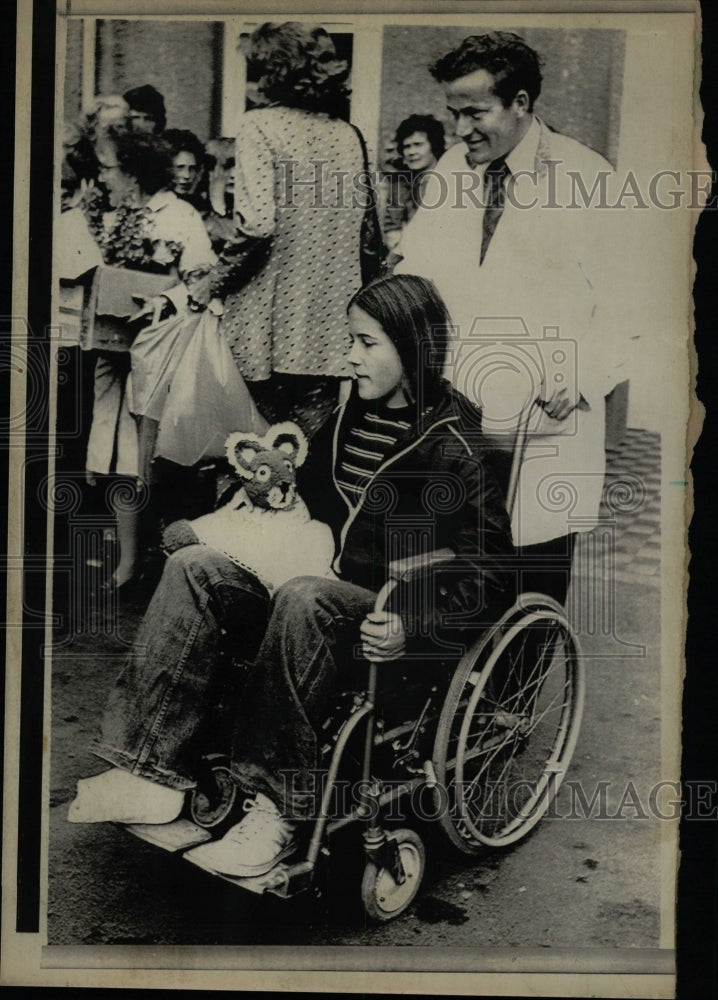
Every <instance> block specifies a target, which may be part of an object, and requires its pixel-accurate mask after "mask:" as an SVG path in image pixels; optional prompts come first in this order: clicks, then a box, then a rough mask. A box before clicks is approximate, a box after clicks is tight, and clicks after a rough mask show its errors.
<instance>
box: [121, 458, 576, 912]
mask: <svg viewBox="0 0 718 1000" xmlns="http://www.w3.org/2000/svg"><path fill="white" fill-rule="evenodd" d="M522 447H523V445H522V443H521V442H520V441H517V443H516V445H515V448H514V454H513V463H512V468H511V475H510V479H509V488H508V501H509V509H511V506H512V504H513V500H514V497H515V490H516V481H517V476H518V468H519V464H520V461H521V458H522ZM452 559H454V553H453V552H451V551H450V550H448V549H447V550H439V551H436V552H429V553H425V554H422V555H419V556H415V557H412V558H409V559H404V560H400V561H397V562H394V563H392V564H391V565H390V567H389V578H388V580H387V581H386V583H385V585H384V587H383V588H382V590H381V591H380V593H379V594H378V595H377V599H376V604H375V611H382V610H383V609H384V608H385V607H386V605H387V602H388V600H389V597H390V595H391V593H392V591H393V590H394V588H396V587H397V586H398V585H400V584H401V583H407V582H411V581H412V580H415V579H416V578H417V577H418V576H421V575H426V574H427V573H431V572H433V571H434V570H435V569H437V568H440V567H443V566H446V565H448V564H449V563H450V562H451V560H452ZM367 666H368V670H367V679H366V684H365V685H364V686H363V687H362V688H361V689H360V690H352V691H341V692H339V693H338V695H337V696H336V699H335V705H334V709H333V711H332V712H331V714H330V716H329V718H328V719H327V721H326V723H325V726H324V728H323V730H322V738H323V740H324V742H323V745H322V747H321V763H322V770H323V772H324V775H325V778H324V783H323V787H322V788H321V790H320V794H319V795H318V796H317V798H318V799H319V808H318V809H317V810H316V815H315V817H314V819H313V821H312V822H311V824H305V825H307V826H309V827H310V832H309V834H308V836H306V837H304V838H299V845H298V847H297V850H296V851H295V854H294V855H293V856H292V858H291V859H286V860H285V861H283V862H280V863H279V864H278V865H277V866H276V867H274V868H273V869H271V870H270V871H269V872H267V873H266V874H265V875H261V876H255V877H253V878H234V877H232V876H228V875H221V876H220V877H221V878H223V879H225V880H226V881H228V882H231V883H233V884H235V885H237V886H240V887H241V888H243V889H246V890H249V891H251V892H255V893H259V894H264V893H271V894H274V895H275V896H279V897H283V898H289V897H293V896H295V895H297V894H298V893H301V892H303V891H306V890H309V889H310V888H312V887H315V883H316V881H317V878H318V875H319V873H320V872H321V870H322V868H323V865H324V863H325V861H326V858H327V856H328V855H329V846H328V845H329V843H330V841H331V839H332V837H333V836H334V835H335V834H336V833H337V832H338V831H339V830H342V829H343V828H345V827H347V826H350V825H352V824H359V825H360V826H361V827H362V841H363V850H364V854H365V864H364V871H363V877H362V879H361V902H362V904H363V908H364V911H365V913H366V915H367V916H368V917H369V918H370V919H371V920H372V921H374V922H378V923H382V922H386V921H389V920H391V919H393V918H395V917H397V916H399V914H401V913H403V912H404V911H405V910H406V909H407V907H409V906H410V905H411V903H412V902H413V900H414V899H415V898H416V896H417V893H418V892H419V890H420V886H421V881H422V877H423V874H424V868H425V848H424V844H423V842H422V839H421V837H420V836H419V834H418V833H417V832H416V831H415V830H414V829H411V828H408V827H401V828H399V829H396V828H394V827H393V825H391V823H390V822H386V821H385V820H384V818H383V817H389V816H391V815H392V814H395V813H396V810H397V806H398V804H399V802H400V800H407V799H408V800H410V801H412V802H415V801H419V800H421V801H425V797H426V796H428V798H429V799H430V800H431V802H432V804H433V808H432V810H431V817H430V818H431V819H432V820H434V821H435V822H436V823H437V824H438V826H439V828H440V830H441V832H442V834H443V835H444V837H445V839H447V840H448V842H449V844H450V845H451V846H452V847H453V848H455V849H458V851H459V852H462V853H464V854H466V855H475V854H478V853H480V852H483V851H485V850H486V849H490V848H502V847H505V846H507V845H509V844H514V843H516V842H517V841H519V840H520V839H521V838H522V837H525V836H526V835H527V834H528V833H529V832H530V831H531V830H532V829H533V828H534V827H535V826H536V824H537V823H538V822H539V820H540V819H541V817H542V816H543V815H544V814H545V813H546V811H547V810H548V808H549V806H550V804H551V802H552V801H553V799H554V798H555V796H556V794H557V792H558V789H559V787H560V785H561V782H562V780H563V778H564V776H565V774H566V771H567V769H568V767H569V765H570V762H571V757H572V755H573V752H574V748H575V746H576V741H577V739H578V733H579V729H580V725H581V716H582V711H583V702H584V694H585V679H584V665H583V660H582V656H581V650H580V647H579V643H578V640H577V638H576V636H575V634H574V632H573V630H572V628H571V626H570V624H569V622H568V621H567V619H566V616H565V612H564V609H563V608H562V607H561V606H560V605H559V604H558V603H557V602H555V601H554V600H552V599H551V598H548V597H546V596H544V595H542V594H538V593H524V594H521V595H520V596H519V597H518V599H517V600H516V601H515V602H514V603H513V605H512V606H511V607H510V608H509V609H508V610H507V611H506V612H505V613H504V614H503V615H501V616H500V617H498V619H497V620H496V621H494V622H493V623H492V624H490V625H488V626H487V628H486V630H485V631H484V632H483V633H482V634H481V636H480V637H479V638H478V639H477V640H476V641H475V642H474V643H473V644H472V645H471V646H470V648H468V649H467V650H466V651H465V652H464V653H463V655H461V656H460V658H459V659H458V663H457V662H455V660H454V665H453V666H452V667H451V668H450V669H447V668H446V665H445V664H442V663H441V662H438V663H437V662H436V661H435V662H434V663H433V664H429V665H428V666H427V667H426V668H423V667H422V665H419V669H415V668H414V667H413V666H412V667H410V668H407V669H403V668H402V666H401V663H396V662H394V663H382V664H377V663H373V662H368V664H367ZM387 687H389V688H392V689H393V691H389V692H388V691H387V690H386V688H387ZM389 695H390V696H389ZM347 775H349V776H350V777H352V778H353V779H354V783H353V787H354V788H355V789H356V790H357V794H356V796H355V800H354V801H353V802H352V803H350V804H349V806H348V808H346V809H344V810H343V811H341V812H340V814H338V810H337V799H338V797H339V796H338V795H337V789H338V788H339V787H340V785H341V783H342V781H345V779H346V776H347ZM236 798H237V789H236V786H235V785H234V783H233V781H232V779H231V776H230V770H229V761H228V759H227V757H226V756H224V755H222V754H210V755H208V756H206V757H203V758H202V760H201V762H200V767H199V772H198V774H197V786H196V788H195V789H193V790H192V791H191V792H190V793H188V801H187V803H186V807H185V814H184V815H183V817H182V818H181V819H180V820H179V821H176V822H175V823H174V824H169V827H174V828H175V831H174V833H173V835H172V836H173V837H174V840H173V841H172V843H170V842H169V841H168V840H167V839H164V840H161V839H158V836H159V831H158V830H157V829H156V828H155V829H154V830H153V829H152V828H149V827H144V828H143V829H142V830H140V829H139V828H134V829H132V828H130V829H132V832H134V833H136V834H137V835H138V836H142V837H143V838H144V839H147V840H151V841H153V842H154V843H157V844H160V845H161V846H163V847H165V848H169V849H171V850H180V851H182V850H184V849H187V848H188V847H190V846H195V845H196V844H197V843H200V842H202V840H203V839H204V840H208V839H211V837H212V835H213V834H212V832H211V831H213V830H214V831H215V833H216V834H218V835H221V834H222V833H223V832H224V831H225V829H226V828H227V827H228V826H229V825H231V822H234V821H236V819H232V816H233V812H234V811H235V807H236ZM402 815H403V813H402ZM175 834H176V836H175ZM162 836H163V837H164V834H163V835H162Z"/></svg>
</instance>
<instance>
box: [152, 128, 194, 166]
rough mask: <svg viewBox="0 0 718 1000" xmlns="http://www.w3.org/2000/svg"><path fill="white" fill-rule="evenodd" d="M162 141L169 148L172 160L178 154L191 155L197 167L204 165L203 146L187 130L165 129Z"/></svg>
mask: <svg viewBox="0 0 718 1000" xmlns="http://www.w3.org/2000/svg"><path fill="white" fill-rule="evenodd" d="M162 139H163V140H164V142H166V143H167V145H168V146H169V148H170V150H171V152H172V157H173V158H174V157H175V156H177V155H178V154H179V153H191V154H192V156H194V158H195V162H196V163H197V166H198V167H201V166H202V164H203V163H204V146H203V144H202V143H201V142H200V140H199V139H198V138H197V136H196V135H195V134H194V132H190V130H189V129H188V128H168V129H165V131H164V132H163V133H162Z"/></svg>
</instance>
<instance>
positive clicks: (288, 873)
mask: <svg viewBox="0 0 718 1000" xmlns="http://www.w3.org/2000/svg"><path fill="white" fill-rule="evenodd" d="M185 860H187V861H189V862H191V863H192V864H193V865H196V866H197V867H198V868H202V869H204V870H205V871H208V872H210V873H211V874H212V875H216V876H217V878H221V879H223V880H224V881H225V882H230V883H231V884H232V885H236V886H237V887H238V888H240V889H246V890H247V891H248V892H254V893H257V894H258V895H260V896H261V895H263V894H264V893H265V892H271V893H272V894H273V895H275V896H282V897H283V898H285V899H288V898H289V897H291V896H296V895H297V893H299V892H302V891H303V890H305V889H308V888H309V887H310V885H311V884H312V877H313V874H314V865H313V864H312V863H311V862H310V861H300V862H298V863H296V864H293V865H289V864H285V863H284V862H280V863H279V864H278V865H275V867H274V868H272V869H271V870H270V871H268V872H265V874H264V875H254V876H252V877H251V878H236V877H235V876H233V875H223V874H222V873H221V872H218V871H215V870H214V869H212V868H209V867H205V866H204V865H203V864H201V863H200V862H199V861H198V860H197V859H195V858H192V857H187V858H186V859H185Z"/></svg>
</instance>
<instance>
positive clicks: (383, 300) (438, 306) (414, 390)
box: [347, 274, 451, 405]
mask: <svg viewBox="0 0 718 1000" xmlns="http://www.w3.org/2000/svg"><path fill="white" fill-rule="evenodd" d="M352 306H357V308H359V309H361V310H363V312H365V313H367V315H369V316H371V318H372V319H374V320H376V322H377V323H379V325H380V326H381V328H382V329H383V331H384V333H386V335H387V336H388V337H389V339H390V340H391V342H392V343H393V344H394V346H395V347H396V349H397V351H398V353H399V357H400V359H401V363H402V366H403V368H404V374H405V375H406V378H407V380H408V389H409V392H410V394H411V396H412V397H413V400H414V401H418V402H419V403H420V404H422V405H432V404H433V403H435V402H436V400H437V399H438V397H439V396H440V395H441V394H442V393H443V392H444V382H443V380H442V377H441V373H442V369H443V367H444V362H445V361H446V351H447V345H448V338H449V330H450V328H451V318H450V316H449V313H448V310H447V308H446V306H445V305H444V300H443V299H442V298H441V296H440V295H439V293H438V292H437V290H436V288H435V286H434V284H433V283H432V282H431V281H429V280H427V279H426V278H420V277H419V276H418V275H416V274H393V275H391V276H390V277H388V278H379V279H378V280H377V281H372V282H371V283H370V284H368V285H365V286H364V287H363V288H360V289H359V291H358V292H357V293H356V295H354V296H353V298H352V299H351V301H350V302H349V305H348V306H347V311H349V309H351V308H352Z"/></svg>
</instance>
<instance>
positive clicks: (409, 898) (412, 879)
mask: <svg viewBox="0 0 718 1000" xmlns="http://www.w3.org/2000/svg"><path fill="white" fill-rule="evenodd" d="M387 839H390V840H395V841H396V843H397V846H398V848H399V857H400V859H401V865H402V867H403V869H404V875H405V878H404V881H403V882H401V883H397V882H396V881H395V879H394V876H393V875H392V873H391V872H390V871H389V869H388V868H384V867H381V868H380V867H379V866H378V865H376V864H375V863H374V862H373V861H369V862H368V863H367V866H366V868H365V869H364V877H363V878H362V883H361V898H362V903H363V904H364V909H365V910H366V912H367V915H368V916H369V917H371V919H372V920H376V921H378V922H380V923H385V922H386V921H387V920H393V919H394V917H398V916H399V914H400V913H403V912H404V910H406V908H407V907H408V906H410V905H411V903H412V902H413V900H414V898H415V896H416V894H417V892H418V891H419V886H420V885H421V880H422V878H423V875H424V863H425V854H424V845H423V843H422V842H421V838H420V837H419V835H418V834H416V833H414V831H413V830H396V831H394V832H393V833H389V834H387Z"/></svg>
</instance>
